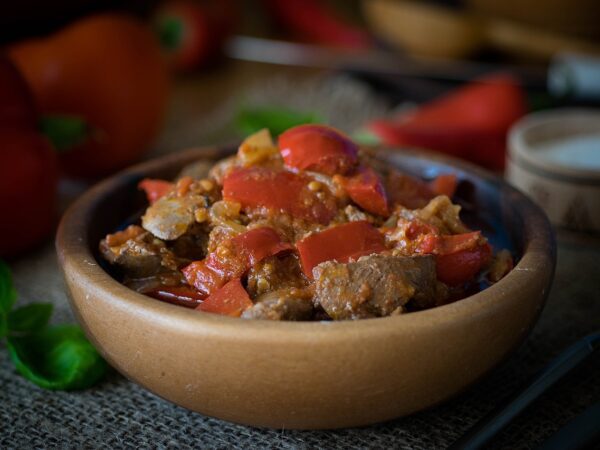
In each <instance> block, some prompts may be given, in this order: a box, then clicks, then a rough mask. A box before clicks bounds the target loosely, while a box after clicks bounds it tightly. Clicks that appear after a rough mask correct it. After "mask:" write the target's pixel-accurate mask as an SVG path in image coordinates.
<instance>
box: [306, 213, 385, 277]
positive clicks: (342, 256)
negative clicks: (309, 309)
mask: <svg viewBox="0 0 600 450" xmlns="http://www.w3.org/2000/svg"><path fill="white" fill-rule="evenodd" d="M296 248H297V249H298V253H299V254H300V262H301V264H302V271H303V272H304V275H306V276H307V277H308V278H311V279H312V277H313V275H312V270H313V268H314V267H315V266H317V265H319V264H320V263H322V262H324V261H332V260H335V261H337V262H340V263H345V262H348V261H349V260H351V259H358V258H360V257H361V256H364V255H371V254H373V253H381V252H382V251H384V250H386V246H385V241H384V237H383V234H381V233H380V232H379V231H378V230H377V228H375V227H374V226H373V225H371V224H370V223H369V222H366V221H357V222H348V223H345V224H342V225H337V226H335V227H331V228H328V229H326V230H324V231H321V232H320V233H314V234H311V235H310V236H308V237H306V238H304V239H302V240H300V241H298V242H297V243H296Z"/></svg>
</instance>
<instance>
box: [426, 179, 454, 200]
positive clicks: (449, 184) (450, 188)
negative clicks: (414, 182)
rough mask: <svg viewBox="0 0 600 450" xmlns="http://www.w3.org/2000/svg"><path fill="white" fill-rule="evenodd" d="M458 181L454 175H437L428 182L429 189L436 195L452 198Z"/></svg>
mask: <svg viewBox="0 0 600 450" xmlns="http://www.w3.org/2000/svg"><path fill="white" fill-rule="evenodd" d="M457 185H458V180H457V179H456V175H454V174H451V173H449V174H443V175H438V176H437V177H436V178H434V179H433V180H431V181H430V182H429V188H430V189H431V190H432V191H433V192H434V193H435V194H437V195H446V196H447V197H449V198H452V197H453V196H454V193H455V192H456V186H457Z"/></svg>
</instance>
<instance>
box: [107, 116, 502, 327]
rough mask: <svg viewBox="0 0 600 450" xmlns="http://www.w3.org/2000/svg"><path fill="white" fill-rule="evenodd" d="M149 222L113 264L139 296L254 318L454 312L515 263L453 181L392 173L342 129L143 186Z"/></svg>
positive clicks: (299, 134)
mask: <svg viewBox="0 0 600 450" xmlns="http://www.w3.org/2000/svg"><path fill="white" fill-rule="evenodd" d="M139 186H140V188H141V189H143V190H144V191H145V192H146V195H147V198H148V201H149V203H150V205H149V206H148V208H147V209H146V210H145V212H144V213H143V215H142V217H141V220H140V221H139V223H135V224H131V225H129V226H127V227H126V228H124V229H122V230H120V231H117V232H115V233H112V234H109V235H107V236H106V237H105V238H104V239H103V240H102V241H101V242H100V252H101V255H102V257H103V258H104V259H105V260H106V261H108V262H109V263H110V264H112V265H113V266H114V267H115V268H117V270H118V272H119V274H120V276H121V280H122V282H123V283H124V284H125V285H127V286H129V287H131V288H132V289H134V290H136V291H138V292H140V293H143V294H146V295H149V296H151V297H154V298H156V299H159V300H163V301H166V302H170V303H176V304H179V305H182V306H186V307H190V308H195V309H198V310H200V311H205V312H211V313H218V314H223V315H229V316H234V317H242V318H246V319H271V320H301V321H305V320H344V319H362V318H372V317H383V316H390V315H397V314H403V313H407V312H411V311H417V310H423V309H428V308H432V307H435V306H440V305H443V304H447V303H450V302H453V301H456V300H459V299H461V298H464V297H466V296H468V295H471V294H473V293H475V292H477V291H479V290H481V289H483V288H485V287H486V286H488V285H490V284H493V283H495V282H497V281H498V280H500V279H501V278H502V277H503V276H504V275H505V274H506V273H507V272H508V271H509V270H510V269H511V268H512V265H513V262H512V257H511V255H510V253H509V252H508V251H507V250H499V251H494V249H493V248H492V246H491V245H490V244H489V243H488V241H487V239H486V238H485V236H484V235H483V234H482V232H481V231H479V230H472V229H469V228H468V227H467V226H466V225H465V224H464V223H463V221H461V219H460V217H459V212H460V206H458V205H457V204H454V203H452V200H451V198H452V196H453V194H454V192H455V189H456V186H457V178H456V177H455V176H454V175H453V174H450V173H448V174H441V175H438V176H437V177H435V178H434V179H432V180H429V181H424V180H422V179H419V178H415V177H413V176H411V175H410V174H407V173H403V172H400V171H398V170H396V169H393V168H390V167H387V166H384V165H382V164H381V163H380V162H379V161H377V160H374V159H372V158H370V157H369V155H368V154H367V153H366V152H363V151H362V150H361V149H359V148H358V146H357V145H356V144H354V143H353V142H352V141H351V140H350V139H349V138H348V137H346V136H345V135H343V134H342V133H341V132H339V131H337V130H335V129H333V128H330V127H325V126H320V125H302V126H299V127H295V128H292V129H289V130H287V131H286V132H284V133H283V134H282V135H281V136H280V137H279V139H278V145H276V144H275V143H274V142H273V140H272V138H271V136H270V135H269V133H268V131H266V130H263V131H261V132H258V133H256V134H254V135H252V136H250V137H248V138H247V139H246V140H245V141H244V142H242V144H241V145H240V147H239V149H238V151H237V154H236V155H234V156H231V157H228V158H225V159H223V160H221V161H218V162H217V163H216V164H214V165H213V166H212V167H210V166H209V165H208V164H207V163H206V161H200V162H198V163H196V164H192V165H189V166H187V167H186V168H184V170H183V171H182V173H181V174H180V176H179V177H178V178H177V179H176V180H175V181H173V182H171V181H164V180H157V179H144V180H143V181H142V182H141V183H140V185H139Z"/></svg>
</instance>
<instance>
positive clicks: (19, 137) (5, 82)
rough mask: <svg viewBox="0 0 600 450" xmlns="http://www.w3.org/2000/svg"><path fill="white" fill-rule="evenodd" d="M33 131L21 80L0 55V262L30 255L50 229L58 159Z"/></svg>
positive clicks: (28, 97)
mask: <svg viewBox="0 0 600 450" xmlns="http://www.w3.org/2000/svg"><path fill="white" fill-rule="evenodd" d="M37 127H38V122H37V113H36V110H35V106H34V102H33V98H32V96H31V92H30V91H29V88H28V87H27V84H26V82H25V80H24V79H23V77H22V76H21V75H20V74H19V72H18V70H17V69H16V68H15V67H14V65H13V64H12V63H11V62H10V61H9V60H8V59H7V58H6V57H5V56H4V55H0V208H1V211H2V212H1V213H0V257H11V256H15V255H17V254H18V253H20V252H22V251H24V250H27V249H30V248H31V247H33V246H34V245H36V244H38V243H39V242H40V241H41V240H42V239H44V238H45V237H46V236H48V234H50V232H51V231H52V228H53V226H54V221H55V205H56V189H57V178H58V168H57V161H56V155H55V153H54V150H53V149H52V147H51V145H50V143H49V142H48V140H47V139H46V138H45V137H43V136H42V135H41V134H40V133H39V132H38V128H37Z"/></svg>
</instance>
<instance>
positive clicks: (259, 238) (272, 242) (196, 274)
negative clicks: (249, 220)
mask: <svg viewBox="0 0 600 450" xmlns="http://www.w3.org/2000/svg"><path fill="white" fill-rule="evenodd" d="M291 249H293V246H292V245H291V244H289V243H287V242H283V241H282V240H281V238H280V237H279V235H278V234H277V232H276V231H275V230H273V229H272V228H269V227H261V228H254V229H252V230H249V231H246V232H245V233H242V234H240V235H238V236H235V237H234V238H232V239H230V240H228V241H226V242H224V243H222V244H221V245H220V246H219V249H218V250H217V251H216V252H213V253H211V254H210V255H208V257H206V258H205V259H203V260H202V261H194V262H192V263H191V264H189V265H188V266H186V267H184V268H183V270H182V272H183V275H184V276H185V279H186V280H187V282H188V283H189V284H190V285H192V286H194V287H195V288H196V289H198V291H199V292H200V293H201V294H203V295H210V294H212V293H213V292H214V291H215V290H216V289H218V288H220V287H221V286H223V284H224V283H226V282H227V281H229V280H231V279H233V278H237V277H240V276H242V275H243V274H244V273H245V272H246V271H247V270H248V269H250V268H251V267H252V266H253V265H254V264H256V263H257V262H259V261H261V260H263V259H264V258H266V257H268V256H272V255H276V254H277V253H280V252H282V251H285V250H291Z"/></svg>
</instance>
